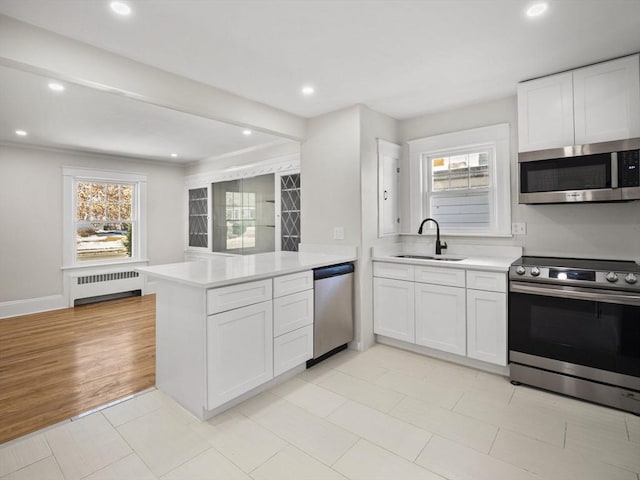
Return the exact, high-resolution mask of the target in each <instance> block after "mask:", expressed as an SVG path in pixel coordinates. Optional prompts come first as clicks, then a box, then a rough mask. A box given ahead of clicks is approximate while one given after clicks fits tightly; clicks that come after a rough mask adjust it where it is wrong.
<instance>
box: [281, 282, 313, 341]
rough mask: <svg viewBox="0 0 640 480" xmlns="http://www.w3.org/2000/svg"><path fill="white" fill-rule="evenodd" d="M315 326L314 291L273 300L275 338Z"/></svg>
mask: <svg viewBox="0 0 640 480" xmlns="http://www.w3.org/2000/svg"><path fill="white" fill-rule="evenodd" d="M307 325H313V290H306V291H304V292H298V293H292V294H291V295H285V296H283V297H278V298H274V299H273V336H274V337H278V336H280V335H282V334H285V333H287V332H291V331H293V330H296V329H298V328H302V327H306V326H307Z"/></svg>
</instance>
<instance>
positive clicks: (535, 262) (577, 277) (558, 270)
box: [509, 257, 640, 291]
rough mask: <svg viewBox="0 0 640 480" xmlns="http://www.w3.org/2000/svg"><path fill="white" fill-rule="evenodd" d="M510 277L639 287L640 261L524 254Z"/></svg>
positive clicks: (569, 283)
mask: <svg viewBox="0 0 640 480" xmlns="http://www.w3.org/2000/svg"><path fill="white" fill-rule="evenodd" d="M509 279H510V280H511V281H523V282H538V283H552V284H559V285H576V286H583V287H595V288H606V289H616V290H633V291H640V265H638V264H637V263H635V262H632V261H624V260H594V259H586V258H557V257H521V258H519V259H518V260H516V261H515V262H513V263H512V264H511V268H510V269H509Z"/></svg>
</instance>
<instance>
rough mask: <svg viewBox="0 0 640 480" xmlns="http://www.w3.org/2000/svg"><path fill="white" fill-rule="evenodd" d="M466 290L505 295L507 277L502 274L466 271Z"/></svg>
mask: <svg viewBox="0 0 640 480" xmlns="http://www.w3.org/2000/svg"><path fill="white" fill-rule="evenodd" d="M467 288H471V289H473V290H487V291H489V292H501V293H505V292H506V291H507V275H506V274H505V273H502V272H480V271H477V270H467Z"/></svg>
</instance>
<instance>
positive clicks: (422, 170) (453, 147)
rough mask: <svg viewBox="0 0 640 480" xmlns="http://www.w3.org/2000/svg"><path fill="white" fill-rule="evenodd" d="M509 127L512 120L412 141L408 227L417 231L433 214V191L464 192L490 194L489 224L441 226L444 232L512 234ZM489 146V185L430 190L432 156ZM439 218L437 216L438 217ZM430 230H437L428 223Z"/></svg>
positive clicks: (410, 146)
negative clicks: (480, 225) (425, 219)
mask: <svg viewBox="0 0 640 480" xmlns="http://www.w3.org/2000/svg"><path fill="white" fill-rule="evenodd" d="M509 139H510V131H509V124H506V123H505V124H497V125H490V126H487V127H481V128H475V129H471V130H462V131H458V132H452V133H446V134H442V135H436V136H432V137H425V138H420V139H416V140H412V141H409V142H408V144H409V162H410V164H409V171H410V185H409V214H410V215H409V218H410V222H409V228H410V232H411V233H414V232H417V231H418V227H419V225H420V222H421V221H422V219H424V218H427V217H429V216H431V199H432V197H433V196H434V195H436V196H440V197H446V196H464V195H474V194H479V193H481V192H483V191H485V192H487V194H488V203H489V216H490V220H489V226H488V227H487V228H473V227H469V228H446V229H444V232H443V229H442V228H441V233H445V234H446V235H451V236H472V237H506V236H511V175H510V170H511V168H510V164H511V156H510V148H509ZM487 148H490V149H492V150H493V155H491V158H489V161H488V166H489V186H488V187H485V188H467V189H461V190H457V191H456V190H449V191H444V192H432V191H431V182H432V177H431V168H432V167H431V165H430V159H432V158H434V157H439V156H451V155H455V154H457V153H471V151H478V150H483V149H487ZM436 220H437V218H436ZM428 226H429V228H428V229H427V230H426V232H427V233H428V234H434V233H435V227H434V226H433V225H432V224H428Z"/></svg>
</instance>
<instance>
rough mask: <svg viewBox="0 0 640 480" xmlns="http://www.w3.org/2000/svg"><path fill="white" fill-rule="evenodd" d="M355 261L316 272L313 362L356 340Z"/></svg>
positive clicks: (308, 364) (314, 283) (308, 363)
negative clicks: (354, 315)
mask: <svg viewBox="0 0 640 480" xmlns="http://www.w3.org/2000/svg"><path fill="white" fill-rule="evenodd" d="M353 272H354V266H353V263H342V264H340V265H331V266H329V267H322V268H316V269H315V270H314V271H313V292H314V326H313V359H312V360H309V361H308V362H307V367H310V366H311V365H314V364H316V363H318V362H320V361H322V360H324V359H325V358H327V357H329V356H331V355H333V354H334V353H336V352H338V351H340V350H342V349H344V348H346V347H347V343H349V342H350V341H352V340H353Z"/></svg>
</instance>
